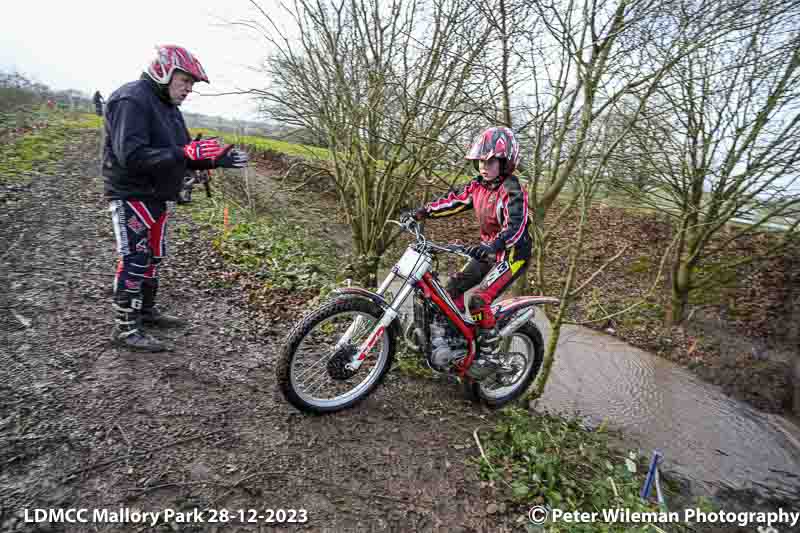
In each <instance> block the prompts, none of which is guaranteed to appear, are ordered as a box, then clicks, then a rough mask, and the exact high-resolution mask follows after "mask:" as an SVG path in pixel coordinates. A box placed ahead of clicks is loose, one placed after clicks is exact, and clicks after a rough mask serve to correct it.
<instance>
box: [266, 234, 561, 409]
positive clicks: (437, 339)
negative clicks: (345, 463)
mask: <svg viewBox="0 0 800 533" xmlns="http://www.w3.org/2000/svg"><path fill="white" fill-rule="evenodd" d="M391 222H394V223H396V224H399V225H400V226H401V227H402V228H403V229H404V230H405V231H408V232H410V233H412V234H413V235H414V237H415V242H412V243H411V244H410V245H409V246H408V248H407V249H406V250H405V252H404V253H403V255H402V256H401V257H400V259H399V260H398V261H397V263H396V264H395V265H394V267H392V269H391V271H390V272H389V274H388V275H387V277H386V279H384V280H383V282H382V283H381V285H380V286H379V288H378V289H377V291H375V292H372V291H369V290H367V289H364V288H359V287H342V288H338V289H336V290H334V291H332V292H331V294H330V296H329V298H328V299H327V300H326V301H325V302H324V303H323V304H322V305H321V306H319V307H317V308H316V309H314V310H312V311H311V312H309V313H308V314H306V315H305V316H304V317H303V318H302V319H301V320H300V321H299V322H298V323H297V324H296V325H295V326H294V328H293V329H292V330H291V332H290V333H289V335H288V336H287V337H286V339H285V341H284V343H283V346H282V348H281V351H280V360H279V363H278V366H277V381H278V386H279V388H280V390H281V392H282V393H283V395H284V397H285V398H286V399H287V400H288V401H289V402H290V403H291V404H292V405H294V406H295V407H297V408H298V409H300V410H302V411H307V412H314V413H332V412H336V411H340V410H342V409H346V408H348V407H351V406H353V405H355V404H356V403H358V402H359V401H361V400H363V399H364V398H366V397H367V396H369V394H370V393H372V391H374V390H375V388H376V387H378V386H379V385H380V383H381V381H382V380H383V378H384V377H385V376H386V374H387V373H388V371H389V369H390V368H391V366H392V363H393V361H394V356H395V352H396V350H397V349H398V347H399V344H400V343H401V342H404V343H405V344H406V346H407V347H408V348H410V349H411V350H413V351H415V352H417V353H418V354H419V356H420V357H421V358H422V359H423V360H424V362H425V364H426V365H427V366H428V367H430V368H431V369H432V370H433V371H434V372H437V373H441V374H446V375H448V376H452V377H454V378H455V379H456V380H457V381H460V382H461V384H462V386H463V388H464V393H465V395H466V396H467V397H468V398H470V399H472V400H474V401H480V402H483V403H485V404H486V405H488V406H490V407H500V406H502V405H505V404H507V403H509V402H511V401H513V400H515V399H517V398H518V397H520V396H521V395H522V394H523V393H524V392H525V391H526V390H527V389H528V387H529V386H530V384H531V383H532V382H533V380H534V379H535V378H536V376H537V374H538V373H539V370H540V368H541V365H542V359H543V354H544V343H543V340H542V334H541V332H540V331H539V329H538V328H537V326H536V325H535V323H534V322H532V318H533V316H534V313H535V312H536V309H537V307H538V306H541V305H547V304H557V303H558V302H559V300H558V298H552V297H546V296H522V297H514V298H508V299H504V300H501V301H499V302H496V303H494V304H493V305H492V311H493V312H494V314H495V317H496V320H497V327H498V329H499V334H500V336H501V338H502V339H503V340H506V339H507V340H508V341H510V342H503V343H502V346H508V351H501V352H500V354H499V355H498V359H499V360H500V361H501V364H500V365H499V366H497V365H495V366H492V367H491V368H489V369H488V371H487V372H486V373H484V374H482V373H481V372H476V371H475V368H473V371H471V372H470V368H471V367H472V365H473V364H474V363H475V356H476V354H477V349H478V347H477V331H478V326H477V324H476V322H475V321H474V320H473V319H472V317H471V316H469V313H468V312H464V313H462V312H460V311H459V310H458V308H457V307H456V305H455V303H454V302H453V300H452V299H451V298H450V296H449V294H448V293H447V291H446V290H445V289H444V287H443V286H442V285H441V283H440V282H439V279H438V275H437V272H436V270H435V268H434V267H435V265H436V264H438V263H437V255H439V254H442V253H446V254H457V255H460V256H464V257H469V255H468V254H467V253H466V247H464V246H461V245H457V244H437V243H435V242H433V241H430V240H428V239H426V238H425V235H424V231H423V227H422V226H421V224H420V223H418V222H416V221H414V220H413V219H407V220H403V221H391ZM398 278H399V279H400V280H401V281H402V284H401V285H400V287H399V289H397V290H396V292H395V294H394V295H393V296H390V293H389V292H388V291H389V288H390V287H391V286H392V283H393V282H394V281H395V280H396V279H398ZM410 297H413V305H412V309H413V313H412V314H413V316H410V317H407V316H406V315H407V314H408V313H403V311H402V309H403V304H404V303H405V302H406V300H407V299H408V298H410ZM476 368H478V367H476Z"/></svg>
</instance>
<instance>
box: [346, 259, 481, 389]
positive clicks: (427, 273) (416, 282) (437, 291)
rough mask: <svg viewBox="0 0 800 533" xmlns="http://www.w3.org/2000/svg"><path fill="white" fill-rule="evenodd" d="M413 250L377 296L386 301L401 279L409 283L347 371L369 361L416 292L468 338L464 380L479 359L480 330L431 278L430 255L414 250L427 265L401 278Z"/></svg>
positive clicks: (460, 371) (352, 328) (460, 372)
mask: <svg viewBox="0 0 800 533" xmlns="http://www.w3.org/2000/svg"><path fill="white" fill-rule="evenodd" d="M409 250H413V248H412V247H409V249H408V250H407V251H406V253H405V254H403V256H402V257H401V258H400V260H399V261H398V262H397V264H395V266H394V267H393V268H392V271H391V272H390V273H389V275H387V276H386V279H384V280H383V283H381V285H380V287H378V290H377V291H376V292H375V294H377V295H378V296H381V297H382V296H383V294H385V293H386V291H387V290H388V288H389V286H390V285H391V284H392V282H393V281H394V280H395V278H397V277H401V278H403V279H405V282H404V283H403V285H402V286H401V287H400V291H399V292H398V293H397V295H396V296H395V297H394V298H393V299H392V301H391V303H389V304H388V305H387V306H386V307H385V308H384V313H383V316H382V317H381V320H380V321H379V322H378V324H376V325H375V327H374V328H373V329H372V332H371V333H370V335H369V336H368V337H367V339H366V340H365V341H364V342H363V343H362V344H361V346H360V347H359V349H358V352H357V353H356V354H355V355H354V356H353V358H352V359H351V360H350V362H349V363H347V365H346V367H347V368H348V369H349V370H353V371H355V370H357V369H358V368H359V367H360V366H361V364H362V363H363V362H364V360H365V359H366V357H367V353H368V352H369V351H370V350H371V349H372V348H373V347H374V346H375V343H377V342H378V340H379V339H380V338H381V337H382V336H383V335H384V334H385V332H386V330H387V329H388V328H389V327H390V325H391V323H392V322H393V321H394V320H396V319H397V317H398V316H399V315H400V310H399V308H400V306H402V305H403V303H404V302H405V301H406V299H407V298H408V297H409V296H410V295H411V294H412V293H413V292H414V291H419V292H420V293H422V295H423V297H424V298H425V299H427V300H429V301H431V302H433V304H434V305H435V306H436V307H438V308H439V310H440V311H441V312H442V313H443V314H444V315H445V316H446V317H447V319H448V320H449V321H450V322H451V323H452V324H453V325H454V326H455V327H456V328H457V329H458V330H459V332H461V334H462V335H463V336H464V339H466V341H467V355H466V357H464V358H462V359H461V360H460V361H459V362H458V363H457V364H456V372H457V374H458V375H459V376H460V377H462V378H464V377H465V375H466V372H467V370H468V369H469V367H470V365H471V364H472V362H473V360H474V359H475V355H476V341H475V340H476V336H477V328H478V326H477V324H476V322H475V321H474V320H472V318H471V317H469V316H465V315H464V314H462V313H461V312H460V311H459V310H458V308H457V307H456V304H455V303H454V302H453V299H452V298H450V295H449V294H448V293H447V290H445V288H444V287H442V285H441V284H440V283H439V281H438V280H437V279H436V278H435V277H433V275H432V274H431V264H432V258H431V256H430V255H428V254H426V253H419V252H417V251H416V250H413V252H414V253H415V254H418V255H419V256H420V258H422V259H423V265H421V266H420V267H417V266H416V265H415V267H414V269H413V271H412V272H409V273H408V274H409V275H408V276H403V275H401V273H400V272H401V268H402V267H401V264H402V262H403V259H404V258H406V257H407V255H408V253H409ZM417 262H419V259H417ZM359 321H360V317H359V318H357V319H356V320H355V321H354V322H353V324H352V325H351V326H350V327H349V328H348V330H347V332H345V334H344V335H343V336H342V339H340V340H339V342H338V343H337V348H338V347H339V346H341V345H343V344H344V343H346V342H347V341H348V340H349V338H350V336H351V335H352V333H353V332H354V331H355V330H356V328H357V327H358V325H359Z"/></svg>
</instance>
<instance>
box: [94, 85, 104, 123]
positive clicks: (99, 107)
mask: <svg viewBox="0 0 800 533" xmlns="http://www.w3.org/2000/svg"><path fill="white" fill-rule="evenodd" d="M93 100H94V112H95V113H97V116H98V117H102V116H103V104H105V103H106V102H105V100H103V95H102V94H100V91H95V92H94V98H93Z"/></svg>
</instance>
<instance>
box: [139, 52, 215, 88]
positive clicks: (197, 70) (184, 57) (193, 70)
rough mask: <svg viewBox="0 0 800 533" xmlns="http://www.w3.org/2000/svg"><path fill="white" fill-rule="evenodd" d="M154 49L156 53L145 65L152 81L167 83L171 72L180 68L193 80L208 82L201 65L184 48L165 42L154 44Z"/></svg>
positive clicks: (161, 83) (170, 77)
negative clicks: (164, 43) (148, 63)
mask: <svg viewBox="0 0 800 533" xmlns="http://www.w3.org/2000/svg"><path fill="white" fill-rule="evenodd" d="M156 50H157V52H158V54H157V55H156V58H155V59H154V60H153V61H151V62H150V65H148V66H147V71H146V72H147V75H148V76H150V77H151V78H152V79H153V81H154V82H156V83H158V84H160V85H167V84H168V83H169V82H170V80H171V79H172V74H173V73H174V72H175V71H176V70H182V71H183V72H185V73H186V74H188V75H190V76H191V77H193V78H194V79H195V81H204V82H206V83H209V81H208V76H206V71H205V70H203V65H201V64H200V62H199V61H198V60H197V58H195V57H194V56H193V55H192V54H191V53H190V52H189V50H187V49H186V48H183V47H182V46H175V45H172V44H166V45H161V46H156Z"/></svg>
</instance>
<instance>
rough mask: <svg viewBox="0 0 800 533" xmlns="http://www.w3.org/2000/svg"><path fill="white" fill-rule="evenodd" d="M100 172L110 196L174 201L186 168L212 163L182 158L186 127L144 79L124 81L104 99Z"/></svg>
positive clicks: (157, 89) (161, 94)
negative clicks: (103, 129) (104, 130)
mask: <svg viewBox="0 0 800 533" xmlns="http://www.w3.org/2000/svg"><path fill="white" fill-rule="evenodd" d="M105 129H106V132H105V133H106V140H105V146H104V148H103V177H104V182H105V183H104V189H105V196H106V198H109V199H112V200H159V201H167V200H176V199H177V197H178V192H179V191H180V189H181V186H182V185H183V177H184V175H186V170H187V167H188V168H189V169H192V170H205V169H209V168H212V163H211V162H210V161H197V162H195V161H191V160H187V159H186V157H185V156H184V153H183V146H184V145H186V144H189V142H190V141H191V139H190V138H189V132H188V130H187V129H186V123H185V122H184V121H183V115H182V114H181V112H180V110H179V109H178V108H177V107H176V106H174V105H172V104H171V103H169V102H168V99H167V97H166V95H165V94H164V92H163V90H162V89H161V88H160V87H159V86H158V85H156V84H155V82H153V81H152V80H150V79H145V78H143V79H139V80H137V81H134V82H131V83H127V84H125V85H123V86H122V87H120V88H119V89H117V90H116V91H114V93H113V94H112V95H111V97H110V98H109V99H108V102H107V103H106V119H105Z"/></svg>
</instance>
